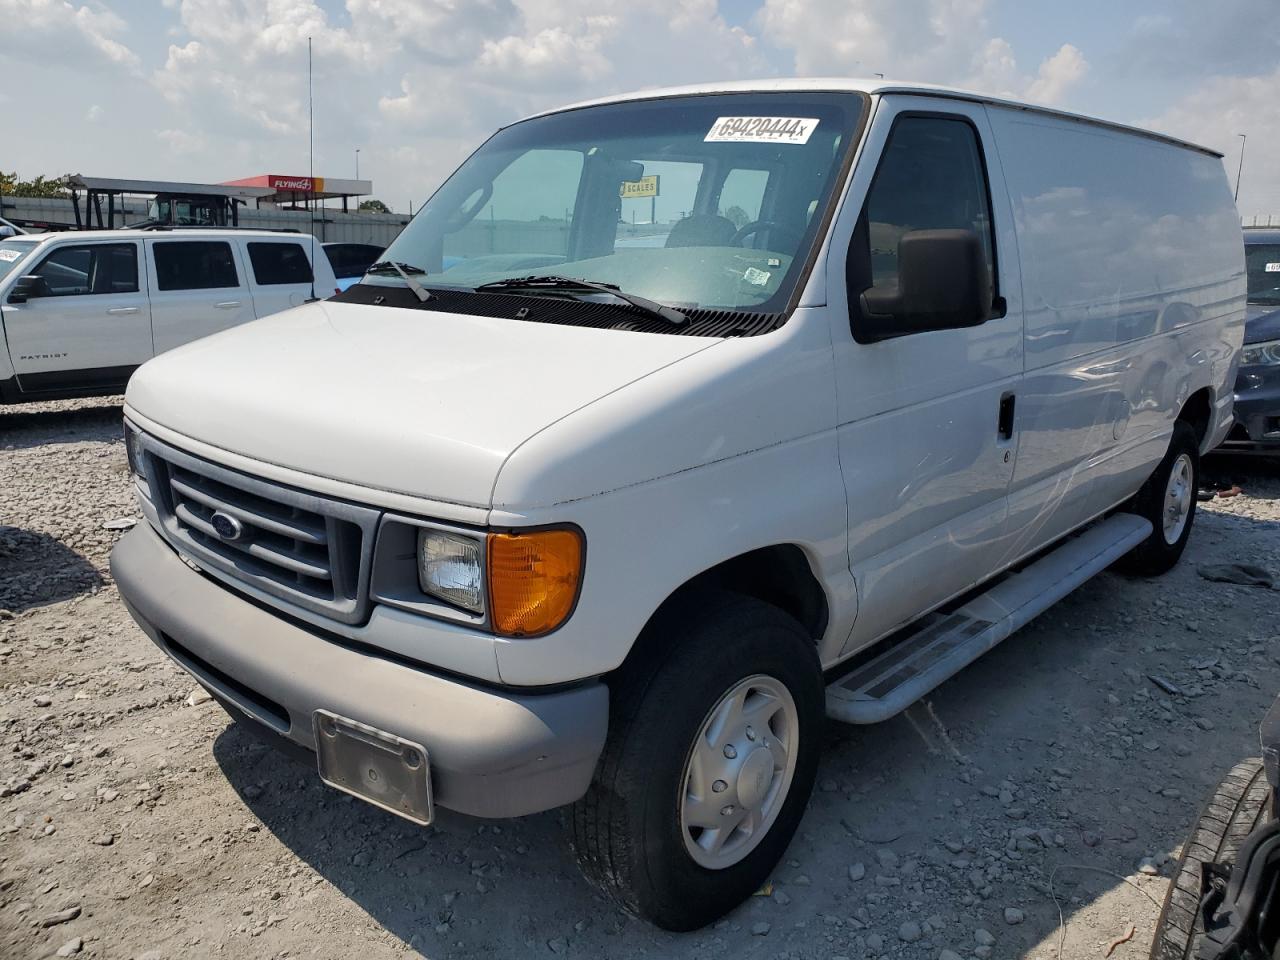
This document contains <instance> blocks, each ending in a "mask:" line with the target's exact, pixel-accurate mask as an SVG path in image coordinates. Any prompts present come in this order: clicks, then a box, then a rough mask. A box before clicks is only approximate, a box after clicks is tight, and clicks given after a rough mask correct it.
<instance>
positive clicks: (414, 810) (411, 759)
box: [312, 710, 435, 826]
mask: <svg viewBox="0 0 1280 960" xmlns="http://www.w3.org/2000/svg"><path fill="white" fill-rule="evenodd" d="M312 723H313V727H314V730H315V738H316V764H317V766H318V768H319V771H320V779H321V780H323V781H324V782H325V783H327V784H328V785H329V786H331V787H333V788H334V789H336V790H341V791H342V792H343V793H349V794H351V796H353V797H358V798H359V799H361V800H364V801H366V802H367V803H371V804H373V805H374V806H375V807H380V808H381V809H383V810H386V811H387V812H388V813H394V814H395V815H396V816H399V817H404V818H405V819H406V820H411V821H413V822H414V823H417V824H420V825H422V826H426V825H427V824H429V823H431V821H432V819H433V818H434V816H435V810H434V806H433V803H432V797H431V773H430V767H429V766H428V758H427V750H426V748H425V747H424V746H422V744H420V743H414V742H413V741H412V740H406V739H405V738H404V737H398V736H396V735H395V734H394V733H388V732H387V731H385V730H379V729H378V728H377V727H371V726H369V725H368V724H365V723H360V722H359V721H358V720H352V719H350V718H349V717H340V716H338V715H337V714H336V713H330V712H329V711H328V710H317V711H316V712H315V714H314V715H313V716H312Z"/></svg>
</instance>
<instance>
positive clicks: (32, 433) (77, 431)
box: [0, 401, 124, 449]
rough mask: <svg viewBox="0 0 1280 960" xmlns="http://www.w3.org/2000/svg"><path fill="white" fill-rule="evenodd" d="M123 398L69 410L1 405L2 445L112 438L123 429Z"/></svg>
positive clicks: (13, 447) (23, 445) (25, 445)
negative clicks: (120, 401) (31, 408)
mask: <svg viewBox="0 0 1280 960" xmlns="http://www.w3.org/2000/svg"><path fill="white" fill-rule="evenodd" d="M123 418H124V412H123V408H122V407H121V405H120V403H119V401H116V402H109V401H104V402H103V403H102V404H100V405H95V406H91V407H75V408H71V409H66V410H48V409H36V410H28V409H24V408H23V407H22V406H21V405H15V406H11V407H0V449H25V448H27V447H38V446H42V445H44V444H46V443H59V442H64V441H78V440H100V439H109V438H112V437H115V436H118V435H121V434H122V433H123V429H124V428H123V427H122V425H121V424H122V422H123Z"/></svg>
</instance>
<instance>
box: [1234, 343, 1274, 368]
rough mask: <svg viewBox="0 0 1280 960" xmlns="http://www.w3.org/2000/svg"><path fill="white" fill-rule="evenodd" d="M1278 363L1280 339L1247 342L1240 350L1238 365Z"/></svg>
mask: <svg viewBox="0 0 1280 960" xmlns="http://www.w3.org/2000/svg"><path fill="white" fill-rule="evenodd" d="M1264 363H1265V364H1280V340H1268V341H1266V342H1265V343H1247V344H1245V345H1244V347H1243V349H1241V351H1240V366H1242V367H1248V366H1254V365H1257V364H1264Z"/></svg>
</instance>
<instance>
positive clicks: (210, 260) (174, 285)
mask: <svg viewBox="0 0 1280 960" xmlns="http://www.w3.org/2000/svg"><path fill="white" fill-rule="evenodd" d="M152 255H153V256H154V257H155V261H156V286H157V288H159V289H160V290H212V289H215V288H218V287H238V286H240V277H239V275H238V274H237V273H236V263H235V260H234V259H233V258H232V256H231V244H229V243H227V242H226V241H225V240H166V241H163V242H161V243H157V244H155V245H154V246H153V247H152Z"/></svg>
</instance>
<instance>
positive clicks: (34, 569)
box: [0, 526, 104, 613]
mask: <svg viewBox="0 0 1280 960" xmlns="http://www.w3.org/2000/svg"><path fill="white" fill-rule="evenodd" d="M103 583H104V581H103V579H102V574H100V573H99V572H98V571H97V569H96V568H95V567H94V566H93V564H91V563H90V562H89V561H88V560H86V559H85V558H84V557H82V556H81V555H80V554H78V553H76V552H75V551H74V550H72V549H71V548H70V547H68V546H66V545H65V544H63V543H62V542H61V541H59V540H56V539H54V538H53V537H51V536H49V535H48V534H47V533H38V532H36V531H34V530H24V529H22V528H20V527H6V526H0V609H4V610H11V611H13V612H14V613H21V612H22V611H23V610H27V609H30V608H31V607H43V606H46V605H47V604H50V603H57V602H58V601H60V600H70V599H71V598H72V597H75V596H78V595H79V594H82V593H86V592H88V591H89V590H92V589H94V588H95V587H100V586H102V584H103Z"/></svg>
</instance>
